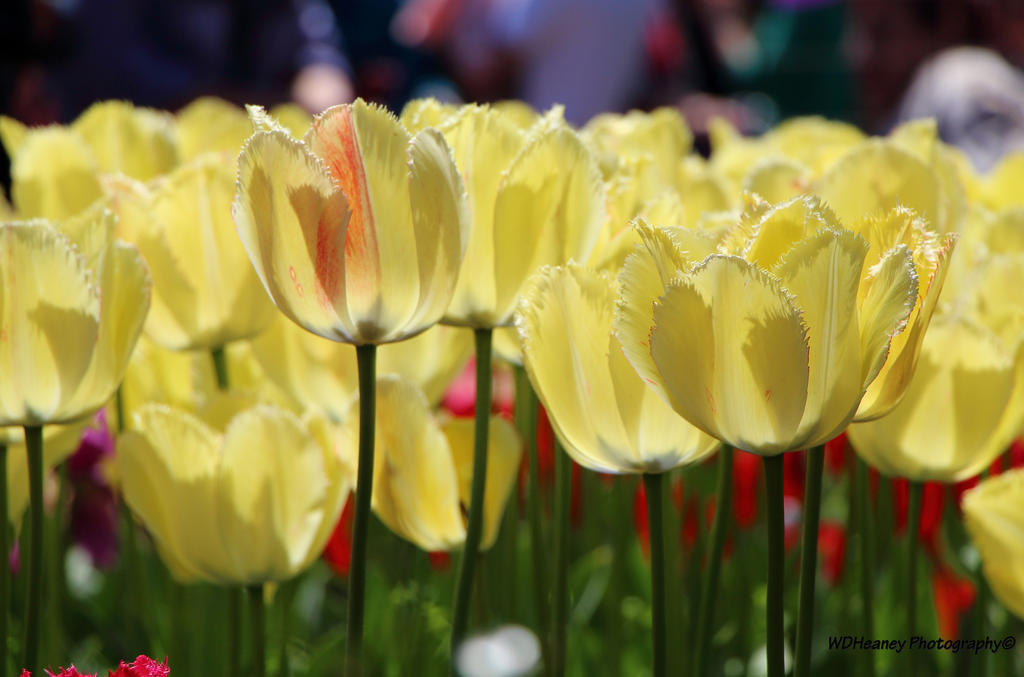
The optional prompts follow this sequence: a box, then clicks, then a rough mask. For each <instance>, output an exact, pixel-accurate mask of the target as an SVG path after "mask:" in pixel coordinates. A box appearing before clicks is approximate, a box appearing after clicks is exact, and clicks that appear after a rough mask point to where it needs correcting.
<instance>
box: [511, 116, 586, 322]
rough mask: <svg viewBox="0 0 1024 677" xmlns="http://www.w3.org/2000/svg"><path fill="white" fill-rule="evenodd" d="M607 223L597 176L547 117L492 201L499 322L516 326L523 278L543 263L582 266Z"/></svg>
mask: <svg viewBox="0 0 1024 677" xmlns="http://www.w3.org/2000/svg"><path fill="white" fill-rule="evenodd" d="M603 219H604V189H603V184H602V183H601V175H600V171H599V170H598V169H597V165H596V163H595V162H594V160H593V158H592V157H591V156H590V154H589V152H588V151H587V149H586V147H585V146H584V145H583V143H582V142H581V141H580V140H579V138H578V137H577V136H576V135H575V134H574V133H573V132H572V130H570V129H569V128H568V126H567V125H566V124H565V122H564V121H561V120H560V119H557V118H550V117H549V118H546V119H544V120H542V121H541V122H539V123H538V124H537V126H536V127H534V129H533V130H532V131H531V135H530V139H529V140H528V141H527V144H526V146H525V147H524V148H523V150H522V151H521V152H520V154H519V155H518V156H517V157H516V159H515V160H513V161H512V164H511V166H510V167H509V169H508V171H507V173H506V174H505V175H504V178H503V180H502V183H501V186H500V188H499V189H498V194H497V197H496V199H495V203H494V250H495V252H500V256H497V257H496V260H495V262H494V271H495V273H494V274H495V278H496V279H497V280H498V284H499V289H501V290H503V291H504V292H505V295H499V298H498V299H497V306H496V307H497V311H498V312H497V314H498V316H499V320H498V323H499V324H502V325H503V324H508V323H510V322H511V319H512V317H511V316H512V313H513V312H514V310H515V303H516V302H517V301H518V297H519V294H520V292H521V289H522V286H523V284H524V283H525V281H526V278H527V277H528V276H529V275H530V273H531V272H532V271H533V270H535V269H536V268H537V267H538V266H540V265H545V264H549V265H556V264H559V263H564V262H566V261H568V260H570V259H576V260H581V261H582V260H585V259H586V258H587V257H588V256H589V254H590V252H591V251H592V250H593V248H594V245H595V244H596V243H597V238H598V233H599V231H600V229H601V225H602V223H603Z"/></svg>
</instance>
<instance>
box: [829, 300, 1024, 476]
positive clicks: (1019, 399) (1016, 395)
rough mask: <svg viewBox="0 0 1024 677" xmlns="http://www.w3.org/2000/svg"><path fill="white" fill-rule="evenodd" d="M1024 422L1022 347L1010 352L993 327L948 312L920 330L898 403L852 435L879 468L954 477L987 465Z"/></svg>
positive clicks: (854, 428) (860, 450)
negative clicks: (913, 366)
mask: <svg viewBox="0 0 1024 677" xmlns="http://www.w3.org/2000/svg"><path fill="white" fill-rule="evenodd" d="M1022 425H1024V351H1020V350H1018V351H1017V353H1016V354H1014V353H1011V352H1009V351H1008V350H1007V349H1006V348H1005V347H1004V346H1003V345H1002V342H1001V341H1000V340H999V339H998V337H996V336H995V335H994V334H993V333H992V332H991V331H990V330H988V329H986V328H984V327H981V326H979V325H974V324H971V323H969V322H967V321H966V320H963V319H957V318H952V317H947V318H943V319H941V320H939V319H937V320H936V322H934V323H933V326H932V327H931V328H929V330H928V332H927V334H926V335H925V338H924V343H923V346H922V350H921V358H920V365H919V369H918V370H917V373H916V374H915V375H914V378H913V380H912V381H911V382H910V384H909V387H908V388H907V390H906V394H905V396H904V397H903V399H902V400H901V401H900V403H899V404H898V405H897V406H896V407H895V408H894V409H893V410H892V411H891V412H890V413H888V414H887V415H885V416H883V417H881V418H879V419H877V420H873V421H869V422H866V423H858V424H856V425H853V426H851V427H850V432H849V434H850V439H851V441H852V442H853V444H854V447H855V448H856V449H857V452H858V453H859V454H861V455H862V456H863V457H864V458H865V459H866V460H867V461H868V462H869V463H871V465H873V466H874V467H876V468H878V469H879V470H881V471H882V472H885V473H887V474H897V475H902V476H906V477H909V478H911V479H914V480H920V481H925V480H938V481H942V482H956V481H959V480H962V479H966V478H968V477H971V476H973V475H976V474H977V473H978V472H980V471H981V470H982V469H984V468H985V467H987V466H988V465H989V464H990V463H991V462H992V461H993V460H994V459H995V458H996V456H998V455H999V454H1001V453H1002V452H1003V451H1004V450H1005V449H1006V447H1007V446H1008V445H1009V443H1010V442H1011V441H1012V440H1013V438H1014V437H1015V436H1016V435H1017V434H1018V433H1019V431H1020V428H1021V426H1022Z"/></svg>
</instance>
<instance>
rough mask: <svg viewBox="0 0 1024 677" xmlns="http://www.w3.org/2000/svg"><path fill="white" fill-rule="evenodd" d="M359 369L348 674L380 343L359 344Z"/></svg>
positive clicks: (362, 579)
mask: <svg viewBox="0 0 1024 677" xmlns="http://www.w3.org/2000/svg"><path fill="white" fill-rule="evenodd" d="M356 363H357V367H358V370H359V461H358V462H359V465H358V466H357V471H356V498H355V501H356V503H355V510H354V513H353V516H352V559H351V566H350V568H349V575H348V645H347V647H348V648H347V649H346V650H347V652H348V653H347V659H346V664H347V666H348V674H349V675H358V674H360V672H361V671H362V660H363V611H364V598H365V594H366V534H367V530H368V529H369V526H370V496H371V494H372V491H373V450H374V425H375V423H376V417H377V346H375V345H373V344H367V345H362V346H356Z"/></svg>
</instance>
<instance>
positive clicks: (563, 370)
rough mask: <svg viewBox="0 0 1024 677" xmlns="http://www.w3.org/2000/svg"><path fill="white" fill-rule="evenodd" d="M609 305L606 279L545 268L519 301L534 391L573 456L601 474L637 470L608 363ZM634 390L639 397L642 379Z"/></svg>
mask: <svg viewBox="0 0 1024 677" xmlns="http://www.w3.org/2000/svg"><path fill="white" fill-rule="evenodd" d="M614 301H615V291H614V287H613V285H612V283H611V281H610V280H609V279H608V278H607V277H605V276H602V275H598V274H593V273H588V272H587V271H585V270H583V269H580V268H577V267H575V266H573V267H569V268H553V269H551V268H542V269H541V272H539V273H538V274H537V276H535V277H534V278H532V283H531V285H530V288H529V290H528V291H527V292H526V294H524V297H523V301H522V302H521V303H520V306H519V312H518V316H517V323H518V324H517V326H518V329H519V334H520V337H521V340H522V343H523V357H524V362H525V366H526V368H527V371H528V372H529V374H530V377H531V380H532V381H533V385H534V388H535V389H536V391H537V395H538V397H539V398H540V401H541V402H542V403H543V404H544V406H545V408H546V409H547V410H548V411H549V414H550V416H549V418H550V420H551V423H552V426H554V428H555V430H556V431H557V432H558V434H559V435H558V436H559V439H561V440H562V442H563V443H564V444H565V446H566V448H567V449H569V450H570V454H571V455H572V456H573V457H574V458H577V459H578V461H579V463H581V464H582V465H584V466H585V467H587V468H590V469H592V470H596V471H598V472H623V471H628V470H632V471H634V472H635V471H636V469H635V466H634V463H635V459H634V457H633V456H634V453H635V451H636V450H634V449H632V448H631V445H630V443H629V438H628V437H627V434H626V430H625V428H624V427H623V423H622V418H621V417H620V416H619V409H618V402H617V401H616V393H615V388H614V384H613V383H612V375H611V371H610V370H609V363H608V360H609V349H610V345H611V344H610V342H609V338H610V333H611V327H612V319H613V313H614ZM637 386H638V388H637V389H636V390H637V392H639V390H640V388H642V387H643V385H642V383H640V382H639V380H638V382H637Z"/></svg>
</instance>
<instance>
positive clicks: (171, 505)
mask: <svg viewBox="0 0 1024 677" xmlns="http://www.w3.org/2000/svg"><path fill="white" fill-rule="evenodd" d="M135 429H136V430H133V431H128V432H126V433H125V434H123V435H122V436H121V437H120V439H119V440H118V445H117V450H118V452H117V465H118V476H119V477H120V478H121V488H122V491H123V492H124V497H125V501H127V503H128V505H129V507H131V509H132V511H133V512H134V513H135V514H136V515H138V516H139V519H141V520H142V522H143V523H144V524H146V525H147V526H148V528H149V532H150V533H151V534H152V535H153V539H154V541H155V542H156V545H157V548H158V550H159V551H160V556H161V558H162V559H163V560H164V562H165V563H166V564H167V565H168V568H169V569H170V570H171V573H172V574H173V575H174V577H175V578H176V579H178V580H179V581H183V582H188V581H196V580H218V581H221V580H223V581H224V582H230V580H229V579H226V577H225V576H224V575H223V573H224V571H225V570H226V569H227V568H228V559H227V558H228V553H227V550H226V548H225V541H224V538H223V534H222V533H221V532H220V530H219V529H217V528H216V525H215V524H214V525H212V526H211V520H216V519H217V516H218V515H219V514H220V513H219V510H218V501H217V490H216V479H215V478H216V473H217V467H218V465H219V463H220V453H219V450H218V448H217V447H218V445H219V436H218V435H216V433H214V431H212V430H210V429H209V428H208V427H207V426H206V425H205V424H204V423H202V422H201V421H200V420H199V419H197V418H196V417H194V416H192V415H190V414H186V413H185V412H182V411H177V410H173V409H170V408H169V407H166V406H163V405H146V406H143V407H142V408H141V409H140V410H139V412H138V413H137V414H136V416H135ZM199 525H203V527H204V528H197V527H198V526H199Z"/></svg>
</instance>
